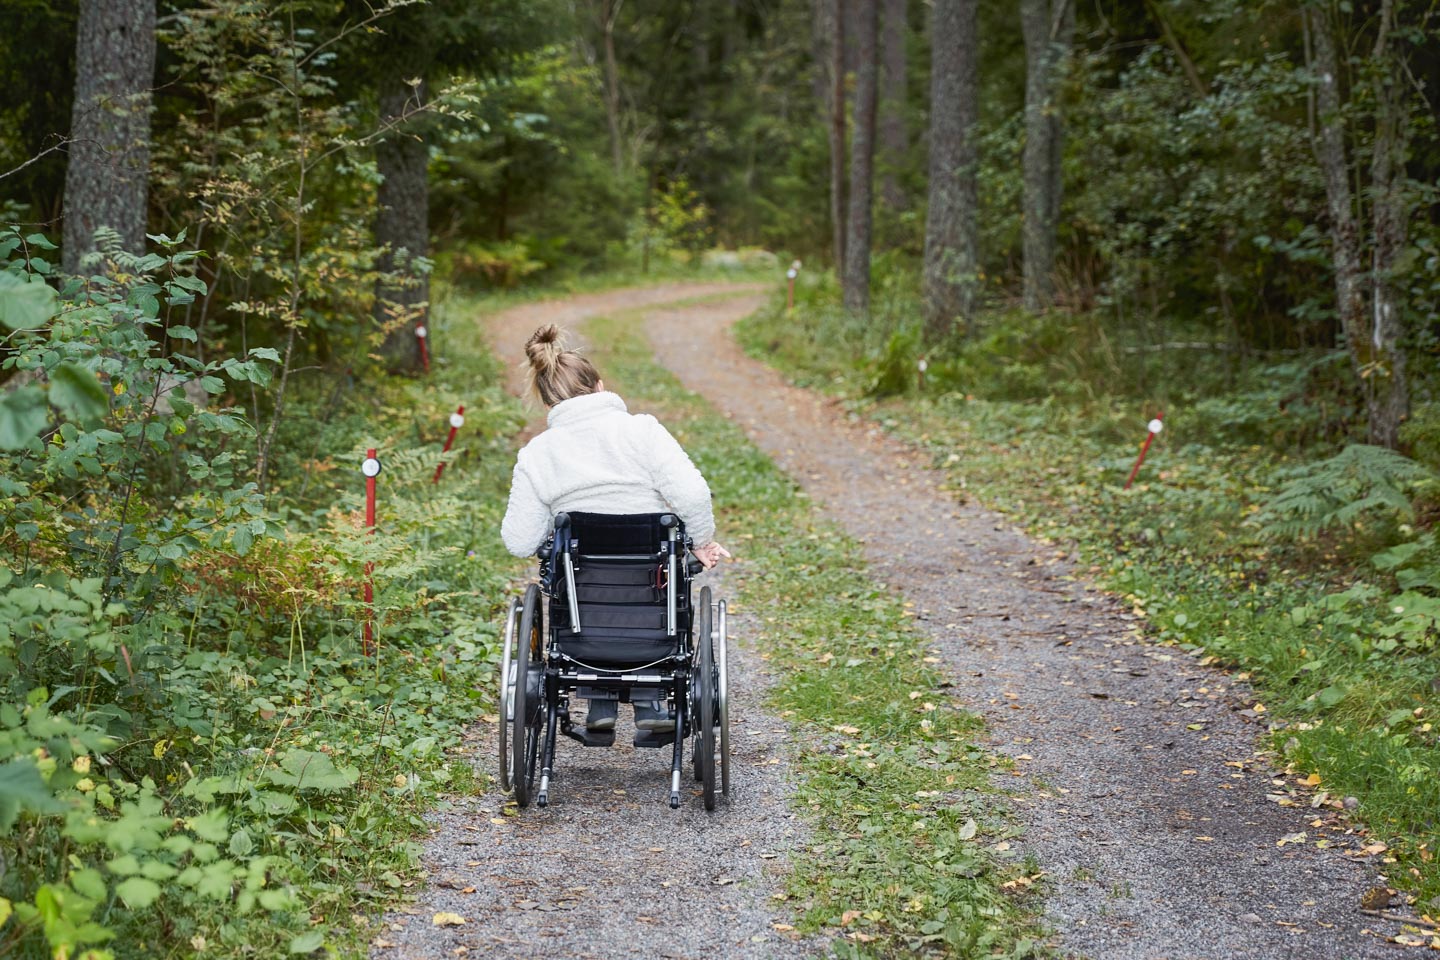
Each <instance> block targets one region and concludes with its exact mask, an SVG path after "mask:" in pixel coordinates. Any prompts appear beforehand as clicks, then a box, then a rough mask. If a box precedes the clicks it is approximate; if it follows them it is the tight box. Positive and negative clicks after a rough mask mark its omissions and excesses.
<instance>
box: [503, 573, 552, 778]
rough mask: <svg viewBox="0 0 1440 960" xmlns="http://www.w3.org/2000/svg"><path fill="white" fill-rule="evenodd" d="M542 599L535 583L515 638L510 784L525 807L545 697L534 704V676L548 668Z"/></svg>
mask: <svg viewBox="0 0 1440 960" xmlns="http://www.w3.org/2000/svg"><path fill="white" fill-rule="evenodd" d="M541 599H542V598H541V596H540V588H539V587H538V586H537V585H535V584H533V583H532V584H531V585H530V586H529V588H527V589H526V591H525V599H524V600H523V601H522V603H521V609H520V631H519V633H518V634H517V635H516V637H515V693H514V701H515V719H514V720H513V721H512V722H511V736H510V760H511V766H510V785H511V788H512V789H513V790H514V791H515V802H516V803H517V804H519V805H520V806H521V807H528V806H529V805H530V790H531V788H532V787H533V786H534V785H535V751H536V750H537V748H538V747H539V745H540V713H541V710H540V708H541V705H542V703H543V702H544V697H534V698H533V699H534V701H535V702H534V703H532V702H531V700H532V697H531V693H532V692H533V691H532V689H531V676H532V675H533V674H534V673H535V672H536V671H539V670H543V669H544V662H543V659H542V651H543V649H544V646H545V642H544V635H543V631H542V624H541V611H540V603H541Z"/></svg>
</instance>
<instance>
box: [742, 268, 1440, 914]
mask: <svg viewBox="0 0 1440 960" xmlns="http://www.w3.org/2000/svg"><path fill="white" fill-rule="evenodd" d="M882 284H883V287H882V289H884V290H885V295H886V298H887V299H886V301H885V304H884V310H883V312H882V314H881V318H882V319H880V320H879V321H878V322H872V323H870V324H866V325H861V324H857V323H855V322H853V321H850V320H849V319H847V318H846V317H845V316H844V314H843V311H842V310H841V309H840V307H839V303H838V294H837V292H836V290H835V288H834V283H833V280H831V279H829V278H828V277H825V276H822V275H819V274H812V275H811V276H809V277H807V278H805V280H804V281H803V282H802V285H801V289H800V291H799V294H798V298H797V299H798V303H797V308H796V310H795V311H794V312H792V313H787V312H786V310H785V305H784V301H783V298H777V299H776V300H775V301H773V302H772V304H771V305H770V306H769V307H768V308H767V309H764V310H761V311H759V312H758V313H756V314H754V315H753V316H751V317H750V318H748V319H747V320H745V321H743V322H742V323H741V325H740V327H739V336H740V338H741V340H742V342H743V343H744V345H745V346H746V348H747V349H748V350H749V352H750V353H751V354H752V355H754V356H757V357H758V358H760V359H762V360H765V361H766V362H769V363H773V364H777V365H778V366H779V367H780V368H781V369H782V370H784V371H786V372H787V374H789V375H790V376H792V377H793V378H795V379H797V380H798V381H799V382H802V383H806V384H808V385H811V386H815V387H818V388H820V389H823V390H827V391H830V392H832V393H835V394H837V395H839V396H840V397H842V398H844V400H845V401H846V402H847V403H848V404H850V405H851V406H852V408H853V409H855V410H857V411H858V412H860V413H861V414H862V415H864V416H866V417H868V418H869V419H871V420H873V421H875V422H877V423H879V424H881V425H882V426H884V427H885V428H886V429H888V430H890V431H892V432H893V433H895V434H897V435H898V436H900V437H903V438H904V439H906V440H907V441H909V442H911V443H914V444H916V445H917V446H919V447H921V448H923V449H926V450H928V451H929V452H930V453H931V455H932V456H933V458H934V461H935V463H936V465H937V466H939V467H940V468H941V469H943V470H945V471H946V472H947V473H948V475H949V477H950V484H951V487H952V489H953V491H954V493H955V495H956V496H957V497H958V498H960V499H962V500H975V501H977V502H979V503H981V504H982V505H984V506H987V507H990V508H993V509H997V510H1000V511H1001V512H1003V513H1005V514H1007V515H1009V516H1012V517H1014V518H1015V519H1016V520H1017V521H1019V522H1020V523H1021V524H1022V525H1023V526H1024V527H1025V528H1026V529H1027V530H1028V531H1029V532H1030V533H1031V534H1032V535H1033V536H1035V537H1037V538H1038V539H1040V540H1042V541H1044V542H1047V543H1051V544H1055V545H1058V546H1061V547H1064V548H1066V549H1068V550H1070V551H1071V552H1072V555H1073V556H1074V558H1075V560H1076V561H1077V563H1078V569H1079V571H1080V573H1081V574H1082V575H1085V576H1088V577H1091V578H1093V579H1095V580H1096V581H1097V582H1099V583H1100V584H1102V585H1103V586H1105V587H1106V588H1108V589H1110V590H1112V591H1114V592H1116V593H1118V594H1120V595H1121V596H1123V597H1125V598H1127V600H1128V601H1129V602H1130V603H1131V604H1132V607H1133V612H1134V613H1135V614H1136V615H1139V616H1142V617H1143V618H1144V620H1145V621H1146V623H1147V624H1148V628H1147V633H1148V636H1149V637H1150V639H1152V640H1153V641H1154V642H1157V643H1161V644H1166V645H1173V646H1175V647H1177V648H1178V649H1180V650H1182V651H1184V652H1185V653H1186V654H1188V655H1189V656H1191V657H1194V658H1195V659H1196V660H1197V661H1199V662H1200V663H1204V664H1215V665H1218V666H1223V667H1225V668H1227V669H1229V670H1231V671H1233V672H1234V673H1235V675H1236V678H1237V679H1241V680H1245V681H1248V682H1249V683H1250V684H1251V686H1252V687H1253V689H1254V691H1255V695H1256V701H1255V702H1254V703H1244V704H1240V703H1237V704H1236V708H1237V709H1241V708H1243V709H1250V710H1253V711H1255V712H1256V713H1257V714H1261V715H1263V718H1265V719H1267V720H1268V723H1269V736H1268V740H1267V742H1266V743H1264V744H1262V746H1263V747H1264V748H1267V749H1269V750H1271V751H1273V753H1272V757H1273V762H1274V763H1275V764H1276V765H1277V766H1278V767H1282V768H1285V769H1287V770H1288V771H1291V772H1295V773H1299V774H1302V775H1305V776H1306V777H1307V782H1308V783H1309V784H1311V785H1312V787H1313V791H1314V793H1313V795H1312V796H1311V797H1310V798H1309V799H1308V802H1310V803H1313V804H1315V805H1325V806H1329V807H1334V808H1337V809H1349V810H1352V811H1353V815H1354V816H1355V818H1356V822H1357V829H1359V830H1361V831H1362V832H1363V831H1365V830H1367V829H1368V831H1370V834H1371V835H1370V836H1369V838H1368V844H1367V849H1368V850H1369V851H1370V852H1371V853H1372V854H1378V859H1379V860H1380V861H1382V862H1381V863H1380V864H1379V865H1380V867H1381V870H1382V872H1383V873H1384V874H1385V875H1386V877H1387V878H1388V879H1389V880H1390V882H1391V884H1392V885H1394V886H1396V887H1398V888H1400V889H1402V890H1404V891H1407V892H1408V894H1409V895H1410V896H1412V897H1414V898H1415V899H1416V908H1417V910H1418V912H1420V913H1421V914H1426V913H1428V914H1429V915H1430V916H1436V915H1437V912H1440V865H1437V864H1436V861H1435V850H1436V848H1437V845H1440V825H1437V823H1436V820H1435V810H1436V809H1437V808H1440V750H1437V731H1436V729H1435V726H1434V724H1435V723H1436V718H1435V712H1436V710H1437V708H1440V670H1437V668H1436V666H1435V653H1436V649H1437V642H1440V629H1437V621H1440V550H1437V547H1436V540H1435V534H1434V532H1433V531H1432V529H1431V525H1432V524H1433V522H1434V520H1435V518H1436V516H1437V512H1436V509H1435V503H1436V498H1437V496H1440V485H1437V473H1436V469H1437V467H1440V461H1437V460H1436V459H1435V456H1434V455H1435V451H1436V446H1435V443H1434V440H1433V437H1432V434H1433V433H1434V426H1433V424H1434V417H1433V414H1432V413H1430V412H1429V410H1428V408H1427V407H1426V406H1424V405H1421V406H1420V407H1418V408H1417V410H1416V413H1415V416H1414V417H1412V419H1411V421H1410V423H1409V425H1408V426H1407V428H1406V436H1407V440H1408V443H1409V445H1410V449H1411V452H1412V454H1413V459H1412V458H1410V457H1405V456H1402V455H1400V454H1398V453H1393V452H1391V451H1388V450H1383V449H1380V448H1376V447H1371V446H1367V445H1365V444H1363V443H1357V442H1354V440H1353V439H1352V437H1353V436H1355V435H1363V415H1359V416H1357V414H1359V411H1357V409H1356V406H1355V403H1354V401H1353V400H1348V401H1347V400H1346V399H1343V398H1347V397H1352V398H1353V397H1354V396H1355V395H1356V392H1357V391H1355V390H1354V388H1353V384H1350V383H1349V382H1348V379H1347V378H1348V377H1349V372H1348V370H1347V369H1346V364H1345V361H1344V358H1343V354H1341V353H1338V352H1334V353H1332V352H1322V351H1315V352H1312V353H1303V354H1301V353H1285V354H1279V355H1263V354H1262V355H1257V356H1250V357H1242V356H1239V355H1237V354H1234V353H1230V352H1226V351H1224V350H1223V349H1196V348H1195V347H1192V346H1184V345H1182V346H1180V347H1178V348H1175V349H1153V344H1154V343H1155V335H1154V332H1153V326H1154V324H1153V323H1152V324H1151V325H1150V328H1148V329H1147V328H1146V327H1145V326H1142V325H1138V324H1135V325H1128V326H1127V325H1122V324H1117V323H1116V321H1115V320H1114V319H1113V318H1100V317H1096V316H1093V315H1069V314H1064V315H1062V314H1052V315H1050V316H1047V317H1034V316H1028V315H1025V314H1023V313H1021V312H1020V311H1014V312H1010V313H1006V314H1004V315H1003V316H999V315H990V316H985V317H982V318H981V320H980V321H979V323H978V324H977V329H976V331H975V333H974V334H973V335H972V336H971V337H969V338H968V339H967V338H961V337H957V338H956V339H955V340H953V341H951V342H949V343H946V344H943V345H939V346H934V345H930V346H927V345H924V344H923V342H922V338H921V332H920V327H919V322H918V319H917V318H918V309H917V302H916V300H915V298H914V297H913V295H911V294H909V293H907V292H906V282H905V277H904V276H903V275H898V274H897V275H893V276H887V278H886V279H885V280H884V281H882ZM1184 333H1185V331H1183V330H1182V331H1177V330H1173V329H1172V330H1169V331H1166V339H1167V340H1180V341H1183V340H1184ZM1202 346H1203V345H1202ZM1221 346H1223V345H1221ZM1212 347H1213V345H1212ZM921 360H924V361H925V363H924V369H923V370H922V369H921V363H920V361H921ZM1161 414H1163V417H1164V420H1163V431H1162V432H1161V433H1160V434H1158V435H1157V436H1156V437H1155V440H1154V442H1153V445H1152V446H1151V448H1150V450H1149V453H1148V457H1147V459H1146V460H1145V463H1144V466H1143V467H1142V469H1141V471H1140V473H1139V476H1138V479H1137V480H1136V482H1135V484H1134V486H1133V487H1132V488H1131V489H1129V490H1126V489H1124V485H1125V481H1126V478H1127V475H1128V473H1129V471H1130V470H1131V468H1132V466H1133V465H1134V462H1135V460H1136V457H1137V454H1138V451H1139V446H1140V443H1141V441H1142V440H1143V438H1144V437H1145V435H1146V432H1147V427H1146V424H1147V421H1149V420H1150V419H1151V418H1153V417H1156V416H1158V415H1161ZM1202 735H1203V732H1202ZM1275 799H1276V800H1277V801H1278V802H1282V803H1287V804H1290V803H1296V802H1306V801H1305V800H1304V799H1302V800H1299V801H1297V800H1295V799H1294V798H1289V797H1284V796H1278V795H1277V797H1276V798H1275ZM1311 842H1319V843H1322V844H1323V843H1325V842H1326V841H1325V840H1323V839H1316V840H1312V841H1311Z"/></svg>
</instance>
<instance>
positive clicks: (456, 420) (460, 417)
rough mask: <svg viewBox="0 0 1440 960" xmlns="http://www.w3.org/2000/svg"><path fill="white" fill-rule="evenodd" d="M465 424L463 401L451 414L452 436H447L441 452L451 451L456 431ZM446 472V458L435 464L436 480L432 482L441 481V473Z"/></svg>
mask: <svg viewBox="0 0 1440 960" xmlns="http://www.w3.org/2000/svg"><path fill="white" fill-rule="evenodd" d="M463 426H465V405H464V404H463V403H462V404H461V405H460V406H458V407H456V408H455V412H454V413H452V414H450V436H448V437H446V438H445V449H444V450H441V451H440V452H441V453H449V452H450V445H451V444H453V443H454V442H455V433H456V432H457V431H458V430H459V429H460V428H461V427H463ZM444 472H445V461H444V460H441V461H440V462H439V463H438V464H436V466H435V479H434V480H431V481H430V482H431V483H439V482H440V474H442V473H444Z"/></svg>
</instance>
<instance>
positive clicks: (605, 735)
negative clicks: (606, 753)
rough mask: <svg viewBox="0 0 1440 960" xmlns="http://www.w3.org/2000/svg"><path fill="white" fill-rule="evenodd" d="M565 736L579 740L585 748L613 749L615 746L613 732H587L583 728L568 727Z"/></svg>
mask: <svg viewBox="0 0 1440 960" xmlns="http://www.w3.org/2000/svg"><path fill="white" fill-rule="evenodd" d="M565 735H566V736H567V737H570V738H571V739H573V740H579V741H580V742H581V743H583V744H585V746H587V747H613V746H615V731H614V730H587V729H585V728H584V727H570V728H568V729H567V730H566V731H565Z"/></svg>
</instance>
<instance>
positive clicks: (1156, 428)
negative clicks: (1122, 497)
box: [1125, 413, 1165, 490]
mask: <svg viewBox="0 0 1440 960" xmlns="http://www.w3.org/2000/svg"><path fill="white" fill-rule="evenodd" d="M1164 417H1165V414H1163V413H1157V414H1156V415H1155V419H1154V420H1151V421H1150V422H1149V423H1148V424H1147V425H1146V429H1147V431H1148V432H1147V433H1146V434H1145V442H1144V443H1142V444H1141V445H1140V456H1138V457H1136V458H1135V466H1133V467H1131V468H1130V479H1129V480H1126V481H1125V489H1126V490H1129V489H1130V484H1132V483H1134V482H1135V475H1136V474H1138V473H1139V472H1140V464H1142V463H1144V462H1145V454H1147V453H1149V452H1150V441H1152V440H1154V439H1155V434H1157V433H1159V432H1160V431H1161V430H1164V429H1165V424H1164V423H1163V422H1162V421H1163V419H1164Z"/></svg>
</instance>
